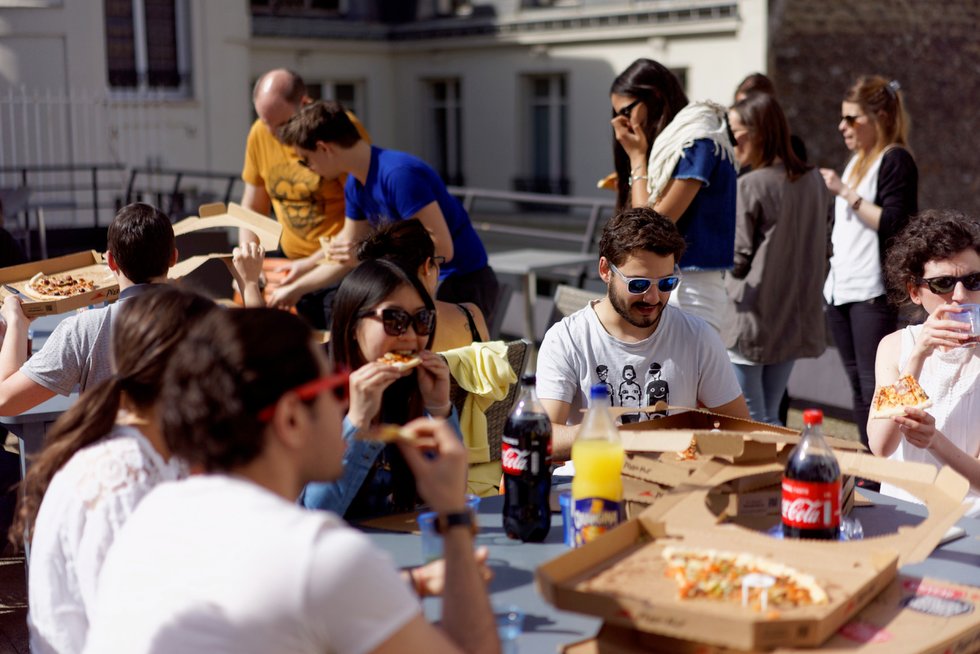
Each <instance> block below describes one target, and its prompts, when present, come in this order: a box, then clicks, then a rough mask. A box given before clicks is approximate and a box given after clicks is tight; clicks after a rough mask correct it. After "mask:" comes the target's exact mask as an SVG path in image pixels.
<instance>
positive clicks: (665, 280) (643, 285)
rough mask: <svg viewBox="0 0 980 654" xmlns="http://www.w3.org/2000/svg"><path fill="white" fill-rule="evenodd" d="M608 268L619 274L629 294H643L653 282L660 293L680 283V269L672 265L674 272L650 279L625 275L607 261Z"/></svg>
mask: <svg viewBox="0 0 980 654" xmlns="http://www.w3.org/2000/svg"><path fill="white" fill-rule="evenodd" d="M609 269H610V270H612V271H613V272H614V273H616V274H617V275H619V278H620V279H622V280H623V281H624V282H626V290H627V292H629V293H630V294H631V295H643V294H644V293H646V292H647V291H649V290H650V287H651V286H653V284H654V282H656V283H657V290H658V291H660V292H661V293H670V292H671V291H673V290H675V289H676V288H677V287H678V286H680V285H681V276H680V271H679V270H678V269H677V267H676V266H675V267H674V274H673V275H668V276H666V277H657V278H655V279H650V278H649V277H627V276H626V275H624V274H623V273H622V272H620V270H619V268H617V267H616V266H614V265H613V263H612V262H611V261H610V262H609Z"/></svg>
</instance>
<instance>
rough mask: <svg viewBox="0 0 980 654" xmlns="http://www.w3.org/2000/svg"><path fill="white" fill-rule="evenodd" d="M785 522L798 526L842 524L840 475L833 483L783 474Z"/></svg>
mask: <svg viewBox="0 0 980 654" xmlns="http://www.w3.org/2000/svg"><path fill="white" fill-rule="evenodd" d="M783 524H784V525H789V526H790V527H796V528H797V529H832V528H833V527H839V526H840V479H838V480H837V481H832V482H829V483H821V482H812V481H800V480H798V479H788V478H786V477H783Z"/></svg>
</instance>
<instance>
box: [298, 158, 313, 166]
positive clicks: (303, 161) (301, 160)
mask: <svg viewBox="0 0 980 654" xmlns="http://www.w3.org/2000/svg"><path fill="white" fill-rule="evenodd" d="M296 163H298V164H299V165H300V166H302V167H303V168H307V169H308V168H309V167H310V162H309V161H308V160H307V159H306V157H300V158H299V160H298V161H297V162H296Z"/></svg>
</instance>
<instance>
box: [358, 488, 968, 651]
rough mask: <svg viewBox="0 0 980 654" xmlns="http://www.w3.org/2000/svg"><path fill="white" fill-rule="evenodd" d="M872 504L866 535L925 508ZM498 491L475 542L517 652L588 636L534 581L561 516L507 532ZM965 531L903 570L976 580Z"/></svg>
mask: <svg viewBox="0 0 980 654" xmlns="http://www.w3.org/2000/svg"><path fill="white" fill-rule="evenodd" d="M860 492H861V493H864V494H865V495H867V496H868V497H869V498H870V499H872V501H873V502H875V505H874V506H870V507H862V508H858V509H856V510H855V512H854V514H853V515H854V516H856V517H857V518H858V519H860V520H861V522H862V525H863V526H864V530H865V535H866V537H873V536H874V535H883V534H885V533H890V532H893V531H895V529H897V527H898V526H900V525H906V524H915V523H917V522H918V521H919V520H921V518H922V516H924V515H925V514H926V510H925V507H923V506H918V505H915V504H911V503H908V502H903V501H901V500H896V499H893V498H890V497H884V496H881V495H879V494H877V493H870V492H866V491H864V490H862V491H860ZM502 506H503V498H502V497H490V498H484V499H483V500H482V502H481V503H480V533H479V535H478V536H477V538H476V542H477V545H486V546H488V547H489V548H490V561H489V565H490V567H491V568H492V569H493V572H494V579H493V581H492V582H491V583H490V594H491V599H492V601H493V602H494V603H510V604H516V605H518V606H519V607H521V608H522V609H523V610H524V612H525V614H526V618H525V622H524V633H523V634H522V635H521V636H520V638H519V640H518V644H519V647H520V651H521V652H556V651H558V648H559V647H560V646H562V645H564V644H568V643H571V642H574V641H576V640H581V639H583V638H588V637H591V636H593V635H594V634H595V632H596V631H598V628H599V625H600V621H599V620H598V619H597V618H592V617H589V616H585V615H580V614H576V613H569V612H567V611H560V610H558V609H556V608H554V607H553V606H551V605H550V604H548V603H547V602H545V601H544V599H542V597H541V596H540V595H539V594H538V592H537V589H536V588H535V585H534V571H535V569H536V568H537V566H539V565H540V564H542V563H545V562H547V561H549V560H551V559H553V558H555V557H557V556H559V555H561V554H563V553H565V552H566V551H567V548H566V547H565V546H564V544H562V528H561V516H560V515H558V514H555V515H553V516H552V521H551V531H550V533H549V534H548V538H547V539H546V541H545V542H544V543H521V542H519V541H513V540H510V539H509V538H507V535H506V534H505V533H504V530H503V523H502V519H501V514H500V512H501V508H502ZM958 525H959V526H961V527H962V528H963V529H964V530H965V531H966V536H965V537H963V538H959V539H957V540H955V541H952V542H949V543H946V544H944V545H942V546H940V547H938V548H937V549H936V550H935V551H934V552H933V553H932V554H931V555H930V556H929V558H928V559H926V560H925V561H923V562H921V563H916V564H913V565H907V566H904V567H903V568H902V572H903V573H906V574H911V575H916V576H926V577H934V578H937V579H945V580H948V581H953V582H956V583H960V584H969V585H974V586H980V520H978V519H967V518H964V519H962V520H960V521H959V523H958ZM370 537H371V540H372V541H373V542H374V543H376V544H377V545H379V546H380V547H382V548H384V549H385V550H387V551H388V552H389V553H390V554H391V555H392V557H393V558H394V560H395V563H396V564H397V565H399V566H409V565H418V564H419V563H421V561H422V554H421V539H420V538H419V537H418V536H416V535H414V534H403V533H401V534H396V533H390V532H373V533H371V534H370ZM424 605H425V612H426V615H427V616H428V618H429V619H430V620H435V619H438V617H439V615H440V605H439V600H431V599H429V600H425V601H424Z"/></svg>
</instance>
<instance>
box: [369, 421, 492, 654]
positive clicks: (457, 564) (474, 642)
mask: <svg viewBox="0 0 980 654" xmlns="http://www.w3.org/2000/svg"><path fill="white" fill-rule="evenodd" d="M405 430H406V431H408V432H409V433H411V434H413V435H415V436H416V437H419V438H421V439H423V440H424V441H426V442H427V444H426V446H425V447H426V448H427V449H428V448H429V447H431V448H432V449H428V452H426V453H423V451H422V450H421V449H420V447H421V446H415V445H411V444H406V443H404V442H403V441H400V442H399V444H398V447H399V448H400V449H401V451H402V454H403V455H404V457H405V461H406V462H407V463H408V465H409V467H411V469H412V472H413V473H415V480H416V483H417V485H418V491H419V494H420V495H421V496H422V498H423V499H424V500H425V501H426V502H427V503H428V505H429V506H430V507H431V508H432V510H433V511H436V512H437V513H441V514H450V513H461V512H463V511H466V510H467V509H466V498H465V496H464V493H465V489H466V474H467V470H468V465H467V460H466V449H465V448H464V447H463V444H462V443H460V442H459V439H457V438H456V435H455V434H454V433H453V431H452V429H450V428H449V427H448V425H446V424H445V423H444V422H442V421H439V420H431V419H428V418H423V419H419V420H414V421H412V422H410V423H409V424H407V425H405ZM433 453H434V454H435V456H434V457H433V456H432V454H433ZM442 540H443V558H444V559H445V561H446V583H445V589H444V591H443V602H442V607H443V613H442V623H441V628H442V630H443V631H444V632H445V634H446V635H447V636H448V638H449V641H451V643H446V642H442V641H441V639H437V638H433V636H435V635H436V633H437V631H436V630H435V629H434V628H432V631H428V629H427V628H426V627H428V625H425V624H419V623H418V621H413V622H412V623H409V625H407V627H406V629H403V631H406V630H407V631H408V633H405V634H397V635H396V637H392V638H390V639H388V640H387V641H386V642H385V643H384V644H383V645H382V646H381V648H379V649H377V650H375V651H376V652H385V653H387V652H395V651H400V652H413V651H430V652H453V651H463V652H473V653H483V652H487V653H490V652H499V651H500V642H499V639H498V636H497V628H496V625H495V624H494V619H493V612H492V611H491V610H490V599H489V597H488V596H487V592H486V587H485V586H484V583H483V578H482V576H481V573H480V567H479V565H478V564H477V562H476V560H475V559H474V557H473V534H472V533H471V532H470V530H469V529H468V528H466V527H463V526H458V527H451V528H449V529H448V530H447V531H446V533H444V534H443V536H442ZM427 631H428V633H427ZM416 638H418V639H420V640H415V639H416ZM457 648H458V649H457Z"/></svg>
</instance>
